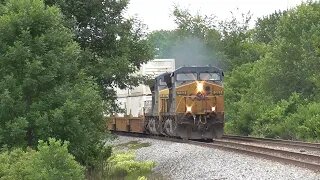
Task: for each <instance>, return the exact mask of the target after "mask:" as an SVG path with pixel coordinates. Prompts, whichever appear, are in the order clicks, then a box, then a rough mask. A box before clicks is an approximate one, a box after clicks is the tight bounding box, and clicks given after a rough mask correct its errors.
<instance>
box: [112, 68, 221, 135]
mask: <svg viewBox="0 0 320 180" xmlns="http://www.w3.org/2000/svg"><path fill="white" fill-rule="evenodd" d="M222 81H223V71H222V70H221V69H219V68H217V67H211V66H208V67H181V68H179V69H176V70H175V71H173V72H170V73H163V74H161V75H159V76H157V77H155V79H154V82H153V84H152V85H151V86H150V90H151V92H152V104H151V107H149V108H147V107H145V111H144V115H143V116H142V117H111V120H110V121H109V123H108V129H109V130H111V131H123V132H135V133H147V134H155V135H165V136H172V137H181V138H183V139H212V138H221V137H222V135H223V127H224V97H223V94H224V88H223V83H222Z"/></svg>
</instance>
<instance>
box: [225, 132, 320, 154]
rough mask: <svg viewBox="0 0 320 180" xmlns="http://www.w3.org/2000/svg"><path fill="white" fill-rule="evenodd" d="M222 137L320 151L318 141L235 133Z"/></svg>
mask: <svg viewBox="0 0 320 180" xmlns="http://www.w3.org/2000/svg"><path fill="white" fill-rule="evenodd" d="M222 139H229V140H238V141H245V142H253V143H261V144H270V145H277V146H283V147H290V148H303V149H304V150H306V149H309V150H312V151H318V152H320V143H309V142H302V141H290V140H282V139H271V138H258V137H251V136H236V135H224V136H223V137H222Z"/></svg>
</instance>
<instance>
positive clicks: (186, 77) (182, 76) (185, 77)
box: [177, 73, 198, 81]
mask: <svg viewBox="0 0 320 180" xmlns="http://www.w3.org/2000/svg"><path fill="white" fill-rule="evenodd" d="M197 79H198V77H197V73H179V74H177V81H195V80H197Z"/></svg>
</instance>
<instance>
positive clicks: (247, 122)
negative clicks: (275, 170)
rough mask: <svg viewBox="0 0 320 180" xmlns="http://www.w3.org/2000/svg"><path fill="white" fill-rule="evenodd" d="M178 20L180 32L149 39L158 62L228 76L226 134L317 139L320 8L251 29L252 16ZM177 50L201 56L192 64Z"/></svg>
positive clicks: (302, 8)
mask: <svg viewBox="0 0 320 180" xmlns="http://www.w3.org/2000/svg"><path fill="white" fill-rule="evenodd" d="M174 15H175V18H176V20H175V22H176V23H177V25H178V28H177V29H176V30H173V31H155V32H153V33H152V34H151V35H150V36H149V40H150V41H151V42H152V43H153V45H154V46H156V47H157V50H158V51H157V56H158V57H160V58H169V57H174V58H176V59H177V61H178V64H179V65H183V64H185V65H199V64H212V65H217V66H219V67H221V68H223V69H224V70H225V74H226V77H225V101H226V104H225V106H226V110H225V113H226V120H227V123H226V132H227V133H233V134H241V135H255V136H264V137H273V138H277V137H279V138H286V139H299V140H310V141H319V140H320V118H319V117H320V103H319V102H320V101H319V100H320V99H319V98H320V91H319V90H320V80H319V76H320V75H319V73H318V69H319V66H320V63H319V62H320V54H319V52H320V49H319V47H320V46H319V45H320V39H319V37H320V36H319V35H320V31H319V29H320V28H319V27H320V22H319V18H320V3H319V2H308V3H304V4H301V5H299V6H298V7H296V8H293V9H290V10H288V11H284V12H275V13H273V14H271V15H269V16H266V17H263V18H260V19H258V20H257V22H256V24H255V26H254V27H253V28H249V22H250V14H247V15H243V16H242V17H243V18H242V19H240V20H239V19H237V18H232V19H231V20H229V21H216V20H214V19H212V18H209V17H208V16H201V15H195V16H193V15H191V14H190V13H189V12H188V11H187V10H180V9H179V8H176V9H175V11H174ZM185 42H189V44H188V43H185ZM190 44H191V45H190ZM177 47H180V48H178V49H183V48H184V49H183V50H182V52H181V54H184V53H187V54H188V52H192V53H197V54H196V55H189V54H188V57H190V58H191V60H189V59H188V58H184V57H183V56H180V55H179V54H177V51H176V50H177ZM196 61H197V63H196V64H195V63H193V64H191V63H190V62H196ZM199 61H200V62H199Z"/></svg>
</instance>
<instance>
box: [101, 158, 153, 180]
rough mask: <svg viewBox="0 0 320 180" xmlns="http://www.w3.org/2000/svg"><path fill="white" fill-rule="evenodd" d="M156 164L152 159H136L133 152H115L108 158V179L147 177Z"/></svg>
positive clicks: (132, 179) (128, 179)
mask: <svg viewBox="0 0 320 180" xmlns="http://www.w3.org/2000/svg"><path fill="white" fill-rule="evenodd" d="M154 166H155V163H154V162H151V161H143V162H142V161H136V160H135V155H134V153H133V152H121V153H114V154H113V155H112V156H111V157H110V158H109V159H108V168H107V174H108V179H115V180H116V179H124V180H136V179H146V177H147V176H149V175H150V174H151V173H152V168H153V167H154Z"/></svg>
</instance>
